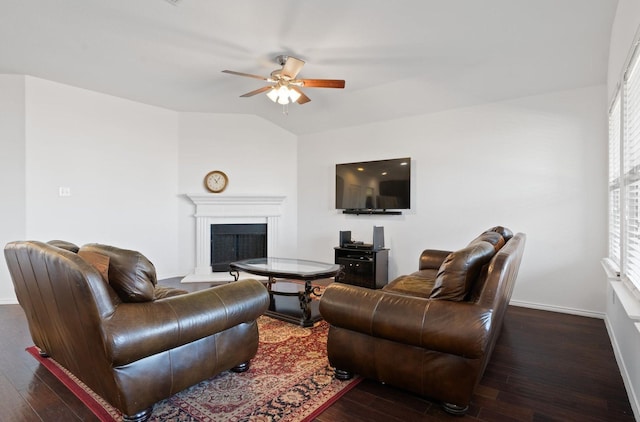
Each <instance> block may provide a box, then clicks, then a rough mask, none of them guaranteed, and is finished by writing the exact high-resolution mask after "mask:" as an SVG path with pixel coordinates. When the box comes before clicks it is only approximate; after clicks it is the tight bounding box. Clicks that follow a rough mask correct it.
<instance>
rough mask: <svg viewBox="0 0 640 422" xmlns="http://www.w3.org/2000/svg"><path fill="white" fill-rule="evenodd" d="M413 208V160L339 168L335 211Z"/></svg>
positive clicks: (339, 166) (395, 160)
mask: <svg viewBox="0 0 640 422" xmlns="http://www.w3.org/2000/svg"><path fill="white" fill-rule="evenodd" d="M409 208H411V158H394V159H390V160H379V161H364V162H359V163H344V164H336V209H342V210H403V209H409Z"/></svg>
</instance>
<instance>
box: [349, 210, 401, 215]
mask: <svg viewBox="0 0 640 422" xmlns="http://www.w3.org/2000/svg"><path fill="white" fill-rule="evenodd" d="M342 213H343V214H355V215H382V214H384V215H402V211H387V210H369V209H366V210H365V209H362V210H361V209H354V210H342Z"/></svg>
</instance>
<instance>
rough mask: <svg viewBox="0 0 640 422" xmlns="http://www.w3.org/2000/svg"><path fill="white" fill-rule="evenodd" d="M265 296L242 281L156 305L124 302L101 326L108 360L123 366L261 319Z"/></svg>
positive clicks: (249, 282)
mask: <svg viewBox="0 0 640 422" xmlns="http://www.w3.org/2000/svg"><path fill="white" fill-rule="evenodd" d="M268 306H269V293H268V292H267V289H266V288H265V287H264V285H263V284H262V283H260V282H258V281H256V280H242V281H237V282H233V283H229V284H225V285H221V286H217V287H212V288H210V289H206V290H201V291H198V292H193V293H189V294H185V295H180V296H173V297H169V298H166V299H161V300H157V301H154V302H143V303H122V304H120V305H118V306H117V307H116V310H115V312H114V313H113V314H112V315H111V316H110V317H109V318H107V319H106V320H105V322H104V324H103V331H104V338H105V345H106V349H107V356H109V357H110V358H111V361H112V363H113V365H115V366H119V365H125V364H127V363H131V362H134V361H136V360H139V359H141V358H144V357H146V356H151V355H153V354H156V353H160V352H163V351H166V350H170V349H173V348H175V347H178V346H182V345H184V344H188V343H190V342H193V341H195V340H199V339H201V338H204V337H207V336H210V335H212V334H216V333H219V332H221V331H224V330H226V329H228V328H231V327H234V326H236V325H238V324H241V323H244V322H251V321H254V320H255V319H257V318H258V317H259V316H260V315H262V314H263V313H264V312H265V311H266V310H267V308H268Z"/></svg>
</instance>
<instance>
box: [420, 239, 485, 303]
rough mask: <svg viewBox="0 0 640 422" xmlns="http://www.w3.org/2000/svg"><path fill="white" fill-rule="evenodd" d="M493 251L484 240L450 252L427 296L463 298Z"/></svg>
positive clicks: (458, 299)
mask: <svg viewBox="0 0 640 422" xmlns="http://www.w3.org/2000/svg"><path fill="white" fill-rule="evenodd" d="M494 253H495V251H494V249H493V245H491V244H490V243H488V242H484V241H479V242H474V243H472V244H471V245H469V246H467V247H466V248H463V249H460V250H458V251H455V252H451V253H450V254H449V256H447V258H446V259H445V260H444V262H443V263H442V265H441V266H440V269H439V270H438V275H436V282H435V285H434V286H433V290H432V291H431V294H430V295H429V298H431V299H444V300H453V301H462V300H464V299H465V297H466V296H467V293H468V292H469V290H470V289H471V286H472V284H473V282H474V281H475V279H476V278H477V277H478V274H480V270H481V269H482V266H483V265H485V264H486V263H488V262H489V261H490V260H491V258H492V257H493V255H494Z"/></svg>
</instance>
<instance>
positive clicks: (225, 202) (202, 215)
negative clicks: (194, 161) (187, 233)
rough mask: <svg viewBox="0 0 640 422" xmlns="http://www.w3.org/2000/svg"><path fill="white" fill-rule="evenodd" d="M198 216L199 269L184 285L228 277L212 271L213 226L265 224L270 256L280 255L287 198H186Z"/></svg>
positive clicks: (206, 195) (254, 196)
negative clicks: (281, 219)
mask: <svg viewBox="0 0 640 422" xmlns="http://www.w3.org/2000/svg"><path fill="white" fill-rule="evenodd" d="M187 197H188V198H189V199H190V200H191V201H192V202H193V203H194V204H195V206H196V212H195V214H194V217H195V218H196V268H195V270H194V273H193V274H190V275H188V276H187V277H185V279H183V280H182V281H183V283H188V282H205V281H220V280H221V278H222V279H227V278H229V274H215V273H213V272H212V271H211V225H212V224H266V225H267V253H268V254H269V255H271V256H274V255H277V254H278V249H279V248H278V222H279V220H280V217H281V216H282V203H283V202H284V200H285V199H286V197H285V196H273V195H235V196H228V195H217V194H187Z"/></svg>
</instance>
